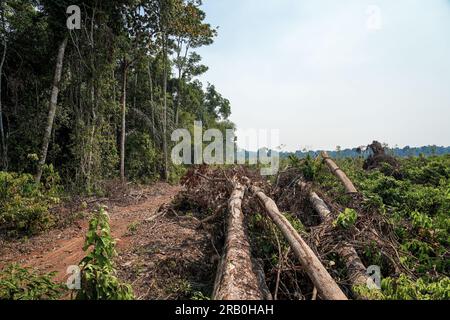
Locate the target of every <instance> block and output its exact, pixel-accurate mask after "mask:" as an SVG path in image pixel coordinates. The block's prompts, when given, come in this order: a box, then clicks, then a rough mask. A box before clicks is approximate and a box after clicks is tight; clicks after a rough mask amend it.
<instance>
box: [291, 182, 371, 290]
mask: <svg viewBox="0 0 450 320" xmlns="http://www.w3.org/2000/svg"><path fill="white" fill-rule="evenodd" d="M298 185H299V186H300V188H301V190H306V188H307V184H306V183H304V182H299V184H298ZM309 201H310V202H311V204H312V205H313V208H314V210H315V211H316V212H317V213H318V214H319V216H320V218H321V220H322V222H323V221H325V220H327V219H328V218H330V216H331V211H330V209H329V208H328V206H327V204H326V203H325V201H323V200H322V199H321V198H320V197H319V196H318V195H317V193H315V192H314V191H310V192H309ZM337 253H338V255H339V256H340V257H341V258H342V260H343V261H344V263H345V266H346V267H347V271H348V276H349V279H350V283H351V285H352V287H355V286H365V285H369V286H372V287H374V286H375V283H374V282H373V280H372V278H370V277H369V276H368V275H367V273H366V270H367V268H366V267H365V266H364V264H363V263H362V261H361V259H360V258H359V256H358V253H357V252H356V250H355V248H353V246H351V245H350V244H349V243H343V244H340V245H339V246H338V248H337ZM353 292H354V294H355V295H356V296H358V298H360V299H364V297H363V296H360V295H359V294H358V293H357V292H356V291H355V290H353Z"/></svg>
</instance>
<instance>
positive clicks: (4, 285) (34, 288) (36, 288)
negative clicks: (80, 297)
mask: <svg viewBox="0 0 450 320" xmlns="http://www.w3.org/2000/svg"><path fill="white" fill-rule="evenodd" d="M54 275H55V274H54V273H48V274H44V275H38V274H36V273H34V272H32V271H30V269H27V268H22V267H20V266H19V265H17V264H12V265H9V266H7V267H6V268H5V269H4V270H2V271H0V300H56V299H58V298H60V297H61V295H62V293H63V292H64V289H63V286H62V285H61V284H57V283H55V282H53V280H52V278H53V276H54Z"/></svg>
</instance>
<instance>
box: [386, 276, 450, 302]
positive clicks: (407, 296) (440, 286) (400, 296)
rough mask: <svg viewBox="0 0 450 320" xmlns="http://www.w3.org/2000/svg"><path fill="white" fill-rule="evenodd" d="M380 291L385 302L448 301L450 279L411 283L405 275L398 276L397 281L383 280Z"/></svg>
mask: <svg viewBox="0 0 450 320" xmlns="http://www.w3.org/2000/svg"><path fill="white" fill-rule="evenodd" d="M381 289H382V292H383V295H384V296H385V299H386V300H448V299H449V298H450V278H448V277H445V278H443V279H442V280H440V281H437V282H429V281H427V280H426V279H423V278H420V279H418V280H417V281H413V280H411V279H410V278H408V277H407V276H406V275H400V277H398V278H397V279H393V278H386V279H383V280H382V282H381Z"/></svg>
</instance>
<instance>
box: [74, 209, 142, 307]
mask: <svg viewBox="0 0 450 320" xmlns="http://www.w3.org/2000/svg"><path fill="white" fill-rule="evenodd" d="M114 246H115V241H114V240H113V238H112V237H111V231H110V227H109V217H108V214H107V213H106V211H105V209H103V208H102V209H100V211H99V212H98V213H97V215H96V216H95V217H93V218H92V219H91V221H90V222H89V230H88V232H87V235H86V242H85V245H84V247H83V250H84V251H88V250H90V251H89V253H88V254H87V256H86V257H85V258H84V259H83V260H82V261H81V262H80V267H81V290H79V291H78V293H77V296H76V298H77V299H79V300H132V299H133V298H134V296H133V290H132V288H131V286H130V285H127V284H124V283H121V282H120V281H119V279H117V277H116V276H115V274H116V270H115V269H114V265H113V258H114V257H115V256H116V254H117V253H116V250H115V248H114Z"/></svg>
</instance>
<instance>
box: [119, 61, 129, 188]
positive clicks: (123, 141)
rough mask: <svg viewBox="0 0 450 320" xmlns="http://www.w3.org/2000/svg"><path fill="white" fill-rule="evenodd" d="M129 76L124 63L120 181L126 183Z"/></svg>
mask: <svg viewBox="0 0 450 320" xmlns="http://www.w3.org/2000/svg"><path fill="white" fill-rule="evenodd" d="M127 76H128V62H127V61H126V60H124V61H123V79H122V81H123V82H122V99H121V105H122V133H121V139H120V180H121V181H122V183H125V139H126V113H127Z"/></svg>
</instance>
